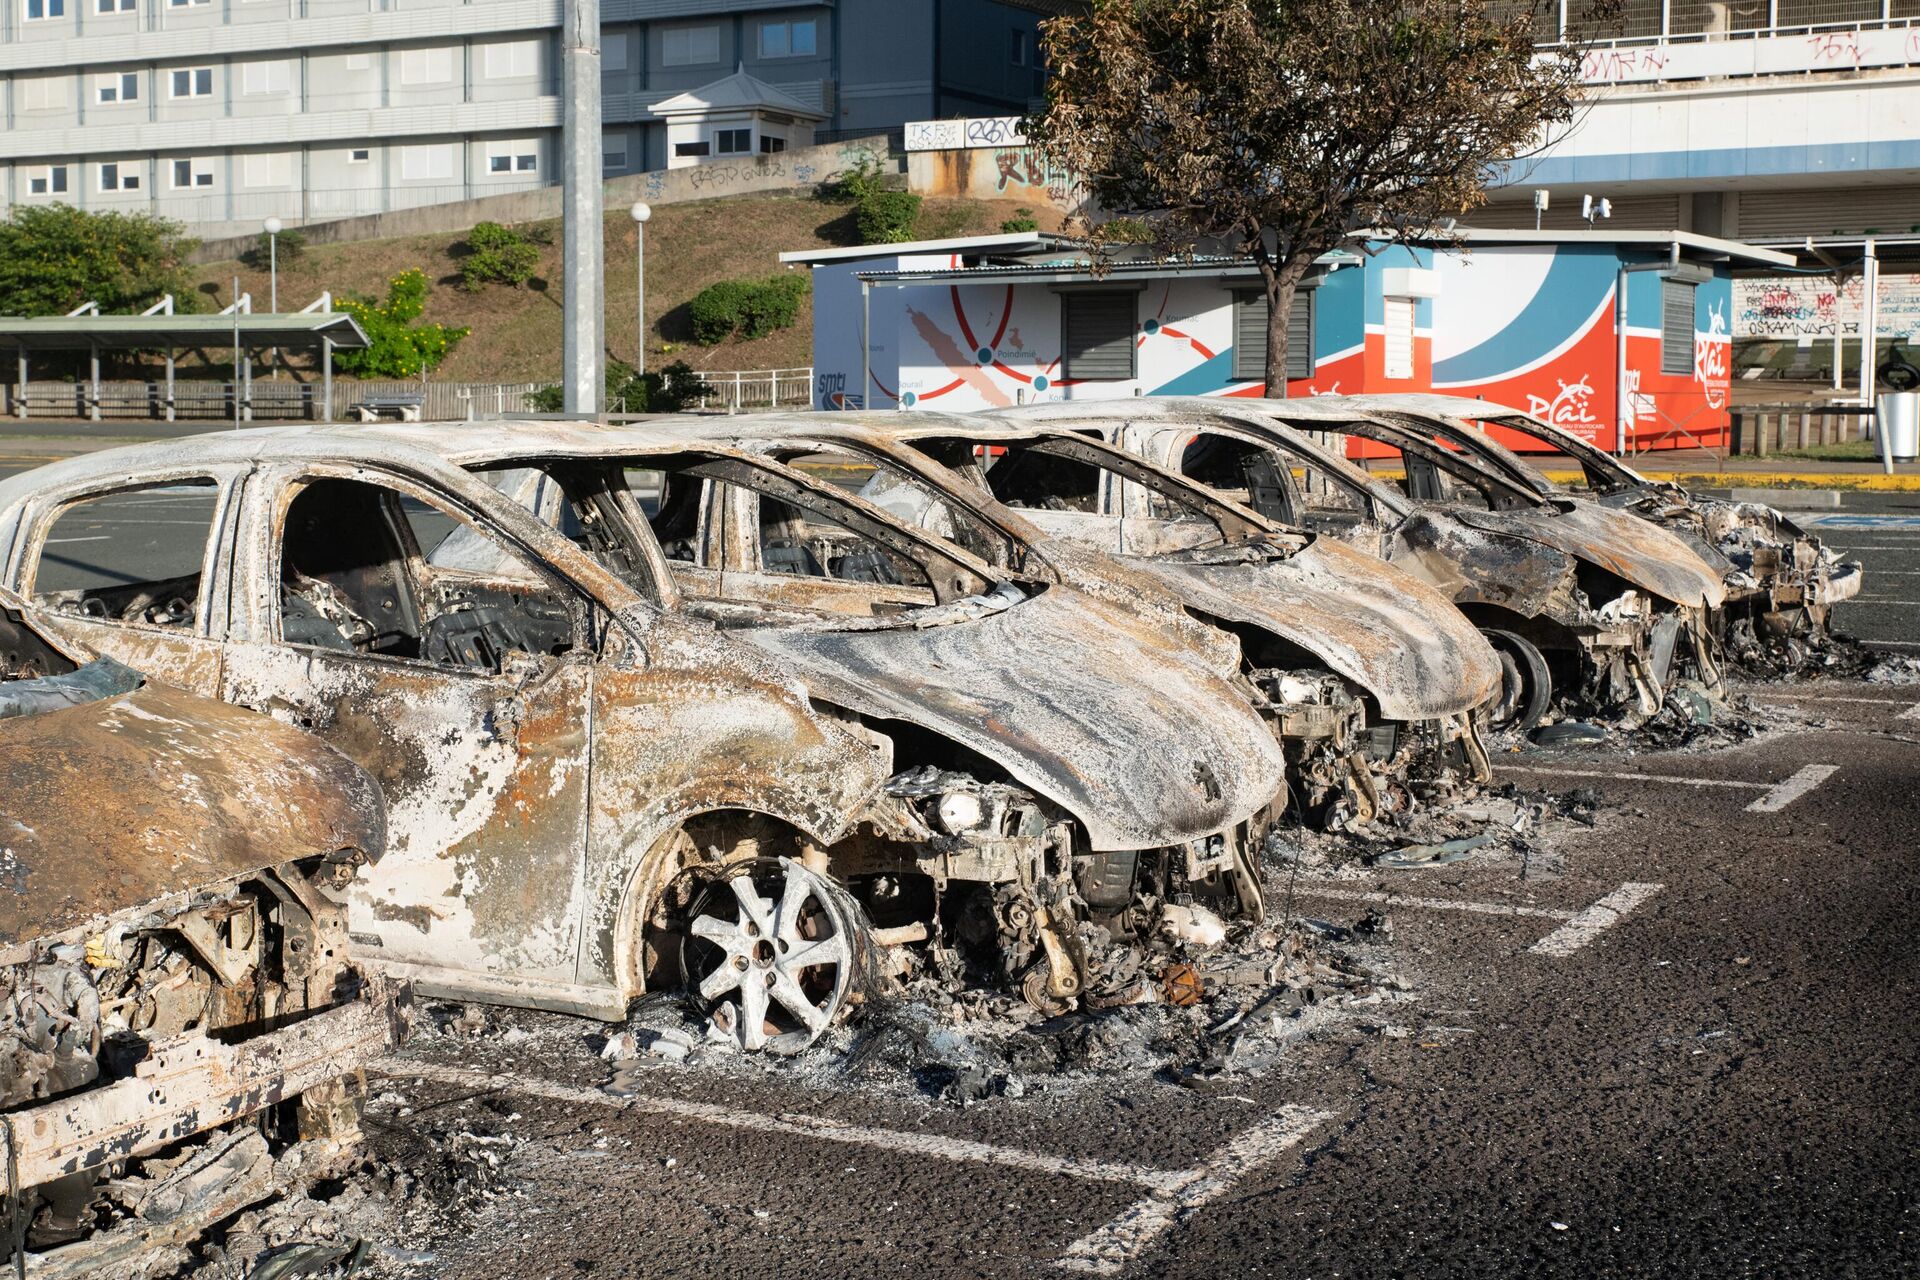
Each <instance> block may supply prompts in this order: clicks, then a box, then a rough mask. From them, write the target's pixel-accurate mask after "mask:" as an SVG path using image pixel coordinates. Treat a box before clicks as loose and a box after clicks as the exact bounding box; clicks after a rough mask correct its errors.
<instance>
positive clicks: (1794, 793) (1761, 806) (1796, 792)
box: [1747, 764, 1840, 813]
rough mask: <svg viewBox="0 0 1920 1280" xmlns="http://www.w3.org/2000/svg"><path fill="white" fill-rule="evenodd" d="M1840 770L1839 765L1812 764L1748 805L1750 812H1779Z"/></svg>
mask: <svg viewBox="0 0 1920 1280" xmlns="http://www.w3.org/2000/svg"><path fill="white" fill-rule="evenodd" d="M1839 771H1840V766H1839V765H1833V764H1810V765H1807V766H1805V767H1804V768H1802V769H1800V770H1798V771H1797V772H1796V773H1795V774H1794V775H1793V776H1792V777H1791V778H1788V779H1787V780H1786V781H1785V782H1782V783H1780V784H1779V785H1778V786H1776V787H1775V788H1773V790H1771V791H1769V792H1767V794H1765V795H1763V796H1761V797H1760V798H1759V799H1758V800H1755V801H1754V802H1753V803H1752V804H1750V805H1748V806H1747V812H1748V813H1778V812H1780V811H1781V810H1782V809H1784V808H1786V807H1787V806H1788V805H1790V804H1792V803H1793V802H1794V801H1795V800H1798V799H1799V798H1800V797H1801V796H1804V795H1805V794H1807V792H1809V791H1811V790H1813V789H1814V788H1815V787H1817V786H1819V785H1820V784H1821V783H1823V782H1825V781H1826V780H1827V779H1828V778H1831V777H1832V776H1833V775H1834V774H1836V773H1838V772H1839Z"/></svg>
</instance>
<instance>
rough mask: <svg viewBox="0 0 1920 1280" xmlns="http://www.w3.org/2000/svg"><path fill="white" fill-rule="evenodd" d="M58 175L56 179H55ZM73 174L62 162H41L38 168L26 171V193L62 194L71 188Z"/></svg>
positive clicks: (65, 193)
mask: <svg viewBox="0 0 1920 1280" xmlns="http://www.w3.org/2000/svg"><path fill="white" fill-rule="evenodd" d="M55 175H58V181H57V182H56V181H55ZM72 178H73V175H72V173H71V171H70V170H69V168H68V166H66V165H64V164H43V165H41V166H40V167H39V168H38V169H29V170H28V171H27V194H28V195H30V196H48V197H52V196H64V195H67V194H68V193H69V192H71V191H72V190H73V181H72Z"/></svg>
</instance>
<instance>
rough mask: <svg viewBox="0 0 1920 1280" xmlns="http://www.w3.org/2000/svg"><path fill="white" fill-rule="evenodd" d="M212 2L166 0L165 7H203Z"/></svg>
mask: <svg viewBox="0 0 1920 1280" xmlns="http://www.w3.org/2000/svg"><path fill="white" fill-rule="evenodd" d="M212 3H213V0H167V8H169V9H204V8H206V7H207V6H208V5H210V4H212Z"/></svg>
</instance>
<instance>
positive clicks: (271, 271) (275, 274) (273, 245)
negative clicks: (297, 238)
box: [264, 218, 280, 379]
mask: <svg viewBox="0 0 1920 1280" xmlns="http://www.w3.org/2000/svg"><path fill="white" fill-rule="evenodd" d="M264 225H265V228H266V232H267V310H268V311H270V312H272V313H273V314H275V315H278V314H280V219H278V218H268V219H267V220H266V223H265V224H264ZM267 364H268V366H269V367H270V368H271V369H272V370H273V376H274V377H275V378H276V379H278V378H279V377H280V348H278V347H275V348H274V349H273V350H271V351H269V352H267Z"/></svg>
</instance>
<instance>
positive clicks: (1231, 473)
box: [1180, 431, 1293, 521]
mask: <svg viewBox="0 0 1920 1280" xmlns="http://www.w3.org/2000/svg"><path fill="white" fill-rule="evenodd" d="M1180 473H1181V474H1182V475H1184V476H1186V477H1187V478H1188V479H1190V480H1193V481H1196V482H1198V483H1200V484H1203V485H1205V486H1206V487H1207V488H1209V489H1211V490H1213V491H1214V492H1215V493H1217V494H1219V495H1220V496H1221V497H1223V498H1226V499H1228V500H1229V501H1232V502H1238V503H1240V504H1241V505H1243V506H1248V507H1252V508H1253V509H1254V510H1255V511H1258V512H1259V513H1260V514H1261V515H1263V516H1266V517H1267V518H1268V519H1271V520H1280V521H1287V520H1290V519H1291V518H1292V514H1293V512H1292V506H1293V504H1292V503H1291V502H1290V501H1289V500H1288V498H1287V493H1286V489H1285V486H1284V485H1283V484H1282V482H1281V479H1280V473H1279V469H1278V468H1277V467H1276V466H1275V465H1274V461H1273V455H1272V454H1270V453H1269V452H1268V451H1267V450H1265V449H1263V448H1261V447H1260V446H1259V445H1256V444H1250V443H1248V442H1247V441H1244V440H1236V439H1234V438H1233V437H1232V436H1223V435H1216V434H1214V433H1212V432H1206V431H1203V432H1201V433H1199V434H1197V435H1195V436H1194V437H1193V440H1192V442H1191V443H1189V444H1188V445H1187V447H1186V450H1185V452H1183V453H1182V454H1181V455H1180Z"/></svg>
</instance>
